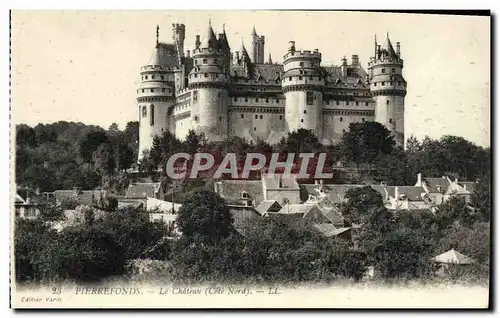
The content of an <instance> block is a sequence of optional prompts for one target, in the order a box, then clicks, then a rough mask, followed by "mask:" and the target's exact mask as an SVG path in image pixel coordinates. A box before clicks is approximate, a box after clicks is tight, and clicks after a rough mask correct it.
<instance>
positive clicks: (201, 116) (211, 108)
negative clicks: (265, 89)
mask: <svg viewBox="0 0 500 318" xmlns="http://www.w3.org/2000/svg"><path fill="white" fill-rule="evenodd" d="M197 38H198V37H197ZM192 58H193V69H192V70H191V72H190V73H189V76H188V85H189V89H190V90H191V121H192V127H193V129H194V130H195V131H196V132H198V133H204V134H205V136H206V137H207V138H208V139H209V140H211V141H222V140H224V139H226V138H227V137H228V102H229V97H228V89H227V87H228V84H229V71H228V67H229V65H226V62H227V59H226V56H225V54H224V49H223V48H222V47H221V45H219V42H218V41H217V38H216V37H215V33H214V31H213V29H212V27H211V26H210V25H209V26H208V31H207V35H206V37H205V38H204V39H203V40H202V41H201V42H198V41H197V43H196V48H195V50H194V51H193V52H192Z"/></svg>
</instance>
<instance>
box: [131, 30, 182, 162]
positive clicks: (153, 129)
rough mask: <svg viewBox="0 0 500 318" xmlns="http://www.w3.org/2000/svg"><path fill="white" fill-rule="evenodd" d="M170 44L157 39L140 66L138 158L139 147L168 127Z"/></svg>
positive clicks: (171, 101)
mask: <svg viewBox="0 0 500 318" xmlns="http://www.w3.org/2000/svg"><path fill="white" fill-rule="evenodd" d="M175 51H176V48H175V46H174V45H170V44H165V43H160V42H158V28H157V43H156V46H155V49H154V51H153V55H152V57H151V59H150V61H149V62H148V64H147V65H144V66H142V67H141V83H140V85H139V89H138V90H137V104H138V112H139V158H138V159H139V160H140V159H141V158H142V155H143V151H144V150H149V149H151V147H152V145H153V139H154V137H155V136H161V135H162V134H163V132H164V131H166V130H167V129H168V123H167V112H168V109H169V107H171V106H172V105H173V104H174V103H175V95H174V94H175V77H174V76H175V75H174V72H175V66H173V65H174V64H173V63H172V61H171V60H170V59H171V58H170V57H171V56H172V54H173V52H175Z"/></svg>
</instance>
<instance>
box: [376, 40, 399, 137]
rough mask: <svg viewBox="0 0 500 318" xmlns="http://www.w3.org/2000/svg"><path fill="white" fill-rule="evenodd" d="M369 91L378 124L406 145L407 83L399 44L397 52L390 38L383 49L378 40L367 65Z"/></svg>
mask: <svg viewBox="0 0 500 318" xmlns="http://www.w3.org/2000/svg"><path fill="white" fill-rule="evenodd" d="M368 70H369V74H370V91H371V94H372V96H373V99H374V100H375V121H376V122H379V123H381V124H382V125H384V126H385V127H386V128H387V129H388V130H390V131H391V132H392V133H393V135H394V138H395V140H396V143H397V144H398V145H400V146H403V145H404V142H405V135H404V134H405V126H404V115H405V96H406V88H407V85H406V81H405V79H404V77H403V60H402V59H401V52H400V44H399V42H397V44H396V50H394V47H393V46H392V43H391V41H390V39H389V35H387V39H386V42H385V44H384V46H383V47H381V46H380V45H378V44H377V40H376V39H375V55H374V56H373V57H372V58H371V59H370V62H369V63H368Z"/></svg>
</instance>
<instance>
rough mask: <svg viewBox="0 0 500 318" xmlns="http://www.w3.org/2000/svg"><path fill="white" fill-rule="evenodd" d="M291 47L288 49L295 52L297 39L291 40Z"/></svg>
mask: <svg viewBox="0 0 500 318" xmlns="http://www.w3.org/2000/svg"><path fill="white" fill-rule="evenodd" d="M288 43H290V48H289V49H288V52H291V53H295V41H290V42H288Z"/></svg>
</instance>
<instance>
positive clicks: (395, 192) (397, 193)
mask: <svg viewBox="0 0 500 318" xmlns="http://www.w3.org/2000/svg"><path fill="white" fill-rule="evenodd" d="M394 197H395V199H396V200H399V187H394Z"/></svg>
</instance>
